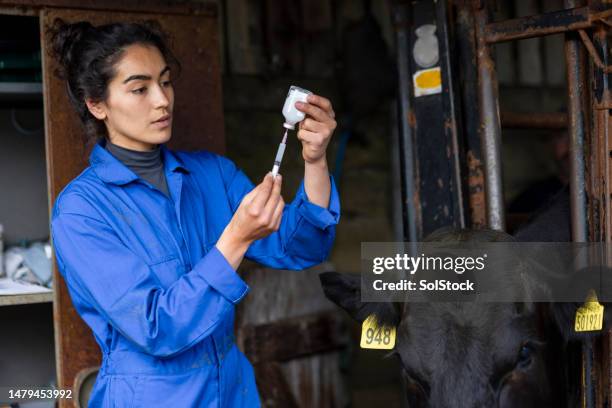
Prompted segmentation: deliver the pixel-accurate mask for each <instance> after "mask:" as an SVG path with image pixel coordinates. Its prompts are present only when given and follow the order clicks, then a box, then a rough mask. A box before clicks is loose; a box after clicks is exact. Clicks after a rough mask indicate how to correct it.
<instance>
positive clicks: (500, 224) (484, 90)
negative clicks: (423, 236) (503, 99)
mask: <svg viewBox="0 0 612 408" xmlns="http://www.w3.org/2000/svg"><path fill="white" fill-rule="evenodd" d="M473 12H474V20H475V21H474V22H475V34H476V49H477V61H476V63H477V66H478V107H479V110H480V143H481V146H482V153H483V157H484V166H485V194H486V207H487V225H488V227H489V228H492V229H497V230H505V229H506V220H505V208H504V195H503V188H502V163H501V124H500V117H499V95H498V86H497V72H496V70H495V63H494V61H493V57H492V53H491V47H490V45H489V44H488V43H487V41H486V27H487V24H488V22H489V18H490V10H489V8H488V7H487V6H486V4H480V5H479V4H476V5H475V6H474V10H473Z"/></svg>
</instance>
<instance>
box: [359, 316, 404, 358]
mask: <svg viewBox="0 0 612 408" xmlns="http://www.w3.org/2000/svg"><path fill="white" fill-rule="evenodd" d="M396 333H397V330H396V328H395V327H389V326H379V325H378V323H377V321H376V316H374V315H370V316H368V318H367V319H365V320H364V321H363V324H362V326H361V343H360V347H361V348H363V349H378V350H391V349H392V348H393V347H395V337H396Z"/></svg>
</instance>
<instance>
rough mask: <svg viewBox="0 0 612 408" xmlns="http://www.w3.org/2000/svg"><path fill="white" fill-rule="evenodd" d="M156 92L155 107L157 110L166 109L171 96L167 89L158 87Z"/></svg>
mask: <svg viewBox="0 0 612 408" xmlns="http://www.w3.org/2000/svg"><path fill="white" fill-rule="evenodd" d="M155 90H156V91H155V92H154V96H153V98H154V105H155V107H156V108H165V107H167V106H168V105H169V104H170V96H169V95H168V94H167V92H169V91H167V90H166V89H164V88H163V87H162V86H159V85H158V86H156V87H155Z"/></svg>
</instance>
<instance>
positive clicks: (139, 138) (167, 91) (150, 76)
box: [87, 44, 174, 151]
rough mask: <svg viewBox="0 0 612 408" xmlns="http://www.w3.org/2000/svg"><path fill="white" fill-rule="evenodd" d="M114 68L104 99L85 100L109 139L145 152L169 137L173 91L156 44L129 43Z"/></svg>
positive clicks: (117, 143)
mask: <svg viewBox="0 0 612 408" xmlns="http://www.w3.org/2000/svg"><path fill="white" fill-rule="evenodd" d="M114 68H115V72H116V75H115V77H114V78H113V79H112V80H111V81H110V83H109V85H108V96H107V98H106V100H105V101H103V102H99V103H91V102H89V101H88V102H87V105H88V107H89V110H90V112H91V113H92V114H93V115H94V116H95V117H96V118H98V119H100V120H103V121H104V123H105V124H106V128H107V130H108V135H109V138H110V141H111V142H112V143H113V144H116V145H118V146H121V147H125V148H127V149H131V150H139V151H147V150H152V149H153V148H155V146H156V145H158V144H161V143H165V142H167V141H168V140H170V137H171V135H172V107H173V105H174V90H173V89H172V83H171V82H170V69H169V67H168V66H167V65H166V61H165V60H164V57H163V56H162V54H161V53H160V52H159V50H158V49H157V47H153V46H148V45H141V44H133V45H130V46H128V47H126V48H125V49H124V51H123V55H122V57H121V59H120V60H119V62H118V63H117V64H115V67H114Z"/></svg>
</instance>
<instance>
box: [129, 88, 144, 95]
mask: <svg viewBox="0 0 612 408" xmlns="http://www.w3.org/2000/svg"><path fill="white" fill-rule="evenodd" d="M146 90H147V88H145V87H142V88H138V89H134V90H133V91H132V93H134V94H137V95H140V94H143V93H144V92H145V91H146Z"/></svg>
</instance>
